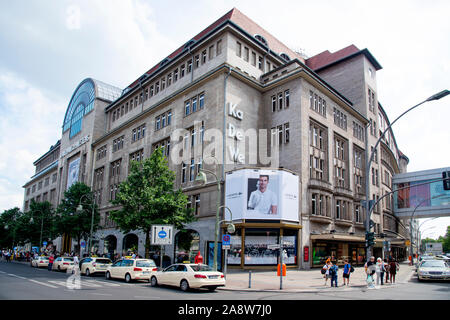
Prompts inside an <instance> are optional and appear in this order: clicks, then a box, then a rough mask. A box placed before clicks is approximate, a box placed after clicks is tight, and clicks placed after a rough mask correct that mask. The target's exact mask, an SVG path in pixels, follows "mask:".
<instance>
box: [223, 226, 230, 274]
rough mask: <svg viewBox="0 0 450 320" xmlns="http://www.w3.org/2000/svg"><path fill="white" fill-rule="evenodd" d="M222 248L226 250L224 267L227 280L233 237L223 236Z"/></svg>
mask: <svg viewBox="0 0 450 320" xmlns="http://www.w3.org/2000/svg"><path fill="white" fill-rule="evenodd" d="M222 248H223V249H225V263H224V266H223V275H224V277H225V279H226V278H227V264H228V249H230V248H231V237H230V235H229V234H224V235H223V236H222Z"/></svg>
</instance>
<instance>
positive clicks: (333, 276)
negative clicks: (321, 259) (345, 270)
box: [329, 262, 339, 288]
mask: <svg viewBox="0 0 450 320" xmlns="http://www.w3.org/2000/svg"><path fill="white" fill-rule="evenodd" d="M330 263H331V262H330ZM338 270H339V267H338V266H337V265H336V264H332V263H331V267H330V270H329V272H330V276H331V287H333V283H334V286H335V287H336V288H337V286H338Z"/></svg>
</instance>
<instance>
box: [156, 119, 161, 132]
mask: <svg viewBox="0 0 450 320" xmlns="http://www.w3.org/2000/svg"><path fill="white" fill-rule="evenodd" d="M159 129H161V117H156V127H155V130H159Z"/></svg>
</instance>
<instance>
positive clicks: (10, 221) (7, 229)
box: [0, 207, 23, 248]
mask: <svg viewBox="0 0 450 320" xmlns="http://www.w3.org/2000/svg"><path fill="white" fill-rule="evenodd" d="M22 215H23V213H22V212H21V211H20V209H19V208H17V207H15V208H12V209H8V210H5V211H3V213H2V214H1V215H0V246H1V247H2V248H12V247H13V246H14V245H16V244H17V241H16V236H17V231H18V228H17V220H18V219H20V217H21V216H22Z"/></svg>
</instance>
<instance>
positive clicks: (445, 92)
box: [365, 90, 450, 261]
mask: <svg viewBox="0 0 450 320" xmlns="http://www.w3.org/2000/svg"><path fill="white" fill-rule="evenodd" d="M448 94H450V91H449V90H443V91H441V92H438V93H436V94H434V95H432V96H431V97H429V98H427V99H426V100H424V101H422V102H420V103H418V104H416V105H415V106H413V107H411V108H409V109H408V110H406V111H405V112H403V113H402V114H401V115H399V116H398V117H397V118H396V119H395V120H394V121H392V123H391V124H390V125H389V126H388V127H387V128H386V129H385V130H384V131H383V133H382V134H381V135H380V137H379V138H378V140H377V142H376V143H375V146H374V147H373V150H372V152H371V153H370V157H366V170H365V174H366V176H365V182H366V186H365V189H366V201H365V209H366V234H367V233H369V232H370V226H369V222H370V213H371V209H372V208H373V206H372V207H371V206H370V204H369V197H370V190H369V182H370V179H369V175H370V166H371V164H372V161H373V158H374V155H375V152H376V150H377V147H378V145H379V143H380V142H381V140H382V139H383V138H384V135H385V134H386V132H387V131H388V130H389V129H391V127H392V125H393V124H394V123H395V122H397V120H398V119H400V118H401V117H402V116H404V115H405V114H407V113H408V112H409V111H411V110H413V109H415V108H417V107H418V106H420V105H422V104H424V103H425V102H429V101H433V100H439V99H441V98H443V97H445V96H447V95H448ZM367 128H368V126H366V127H365V136H366V155H368V154H369V150H368V148H369V141H368V134H367ZM371 255H372V246H367V248H366V259H367V261H369V259H370V256H371Z"/></svg>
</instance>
